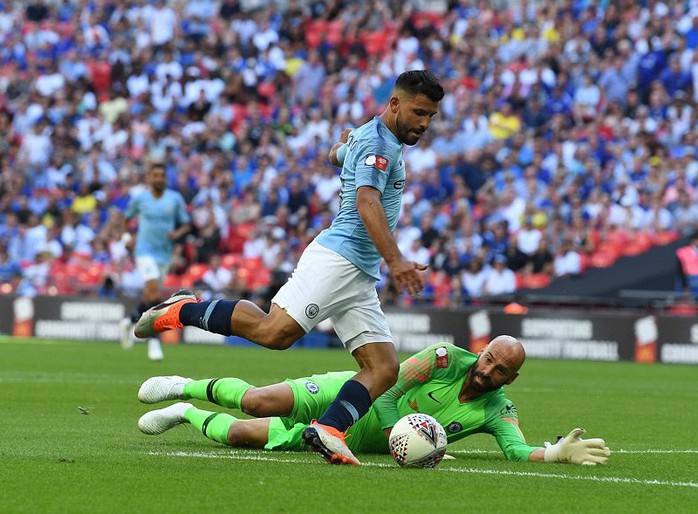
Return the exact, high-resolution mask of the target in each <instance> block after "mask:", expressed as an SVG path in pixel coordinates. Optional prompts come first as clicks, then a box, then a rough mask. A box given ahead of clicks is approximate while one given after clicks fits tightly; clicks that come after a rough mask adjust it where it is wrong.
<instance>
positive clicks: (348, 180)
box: [316, 116, 405, 280]
mask: <svg viewBox="0 0 698 514" xmlns="http://www.w3.org/2000/svg"><path fill="white" fill-rule="evenodd" d="M340 178H341V179H342V189H341V190H340V197H341V205H340V208H339V213H338V214H337V217H336V218H335V219H334V221H333V222H332V224H331V225H330V226H329V227H328V228H327V229H325V230H323V231H322V232H320V234H319V235H318V236H317V238H316V241H317V242H318V243H319V244H321V245H322V246H324V247H326V248H329V249H330V250H333V251H335V252H337V253H338V254H340V255H342V256H343V257H344V258H346V259H347V260H348V261H350V262H351V263H353V264H354V265H355V266H356V267H358V268H359V269H360V270H362V271H364V272H365V273H367V274H368V275H370V276H372V277H373V278H375V279H376V280H379V279H380V271H379V267H380V261H381V255H380V253H379V252H378V249H377V248H376V245H375V244H373V241H372V240H371V238H370V236H369V235H368V232H367V231H366V228H365V227H364V224H363V221H362V220H361V216H359V213H358V211H357V210H356V192H357V191H358V189H359V188H360V187H362V186H371V187H373V188H375V189H377V190H378V191H380V192H381V195H382V196H381V204H382V205H383V210H384V211H385V216H386V217H387V218H388V225H389V226H390V230H391V231H393V230H395V227H396V226H397V222H398V218H399V216H400V205H401V204H402V191H403V189H404V187H405V161H404V159H403V158H402V143H400V141H398V139H397V137H395V135H394V134H393V133H392V132H390V130H388V127H386V126H385V124H384V123H383V121H382V120H381V119H380V118H379V117H378V116H376V117H374V118H373V119H372V120H371V121H369V122H368V123H365V124H364V125H361V126H360V127H359V128H357V129H355V130H353V131H352V132H351V134H350V135H349V139H348V141H347V144H346V153H345V155H344V162H343V165H342V173H341V175H340Z"/></svg>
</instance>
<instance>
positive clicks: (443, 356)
mask: <svg viewBox="0 0 698 514" xmlns="http://www.w3.org/2000/svg"><path fill="white" fill-rule="evenodd" d="M435 351H436V367H437V368H448V350H447V349H446V348H445V347H444V346H439V347H438V348H437V349H436V350H435Z"/></svg>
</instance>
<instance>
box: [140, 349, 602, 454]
mask: <svg viewBox="0 0 698 514" xmlns="http://www.w3.org/2000/svg"><path fill="white" fill-rule="evenodd" d="M525 358H526V355H525V352H524V348H523V345H522V344H521V343H520V342H519V341H518V340H516V339H514V338H513V337H510V336H498V337H496V338H494V339H493V340H492V341H490V343H489V344H488V345H487V346H486V347H485V348H484V349H483V350H482V351H481V352H480V354H479V355H475V354H473V353H470V352H468V351H467V350H463V349H462V348H458V347H456V346H454V345H452V344H448V343H443V344H436V345H434V346H431V347H429V348H427V349H425V350H423V351H421V352H419V353H417V354H415V355H413V356H412V357H410V358H409V359H407V360H406V361H405V362H403V363H402V365H401V366H400V375H399V378H398V381H397V383H396V384H395V386H393V387H392V388H391V389H390V390H388V391H387V392H386V393H385V394H383V395H382V396H381V397H380V398H378V399H377V400H376V402H375V403H374V404H373V406H372V407H371V410H369V412H368V414H366V415H365V416H364V417H363V418H361V419H360V420H359V422H358V423H356V424H355V425H353V426H352V427H351V428H350V429H349V430H348V432H347V444H348V446H349V448H350V449H351V451H352V452H354V453H388V440H387V437H386V436H387V435H388V434H389V433H390V429H391V428H392V426H393V425H394V424H395V423H396V422H397V420H398V419H400V418H401V417H402V416H405V415H407V414H410V413H413V412H422V413H425V414H429V415H431V416H433V417H434V418H436V419H437V420H438V421H439V423H441V425H442V426H443V427H444V429H445V430H446V434H447V435H448V442H449V443H453V442H455V441H458V440H459V439H462V438H464V437H467V436H469V435H472V434H477V433H486V434H491V435H493V436H494V437H495V438H496V439H497V444H499V447H500V448H501V449H502V451H503V452H504V455H505V456H506V458H507V459H509V460H515V461H532V462H571V463H573V464H586V465H595V464H605V463H606V461H607V460H608V456H609V455H610V453H611V452H610V450H609V449H608V448H607V447H606V443H605V442H604V441H603V439H581V438H580V436H581V435H582V434H583V433H584V430H583V429H581V428H576V429H574V430H573V431H572V432H570V434H569V435H568V436H567V437H565V438H564V439H560V440H559V441H558V442H557V443H556V444H553V445H548V446H547V447H545V448H544V447H536V446H529V445H528V444H526V441H525V439H524V436H523V434H522V433H521V430H519V422H518V417H517V412H516V407H514V404H513V403H512V402H511V401H509V400H508V399H507V397H506V396H505V394H504V389H503V387H502V386H504V385H508V384H511V383H512V382H513V381H514V379H515V378H516V377H517V376H518V374H519V373H518V371H519V368H521V365H522V364H523V362H524V360H525ZM354 374H355V373H354V372H353V371H346V372H335V373H326V374H324V375H313V376H311V377H307V378H300V379H295V380H291V379H288V380H286V381H285V382H282V383H279V384H274V385H270V386H265V387H254V386H252V385H250V384H248V383H247V382H245V381H243V380H240V379H238V378H221V379H205V380H192V379H188V378H182V377H153V378H149V379H148V380H146V381H145V382H144V383H143V385H141V387H140V389H139V391H138V399H139V400H140V401H141V402H144V403H156V402H160V401H164V400H175V399H178V400H186V399H192V398H193V399H197V400H208V401H210V402H212V403H214V404H216V405H220V406H222V407H227V408H231V409H238V410H241V411H242V412H244V413H245V414H248V415H250V416H253V417H255V418H257V419H237V418H235V417H233V416H231V415H230V414H225V413H222V412H210V411H206V410H202V409H199V408H197V407H194V406H193V405H192V404H190V403H176V404H174V405H171V406H169V407H166V408H164V409H158V410H154V411H150V412H148V413H146V414H144V415H143V416H142V417H141V418H140V419H139V420H138V427H139V428H140V429H141V431H142V432H144V433H146V434H150V435H155V434H161V433H163V432H164V431H166V430H168V429H170V428H172V427H173V426H175V425H178V424H180V423H191V424H192V425H193V426H194V427H196V428H197V429H198V430H200V431H201V432H202V433H203V434H204V436H206V437H208V438H209V439H212V440H214V441H217V442H219V443H223V444H226V445H228V446H234V447H238V448H263V449H265V450H303V449H305V447H304V443H303V440H302V438H301V433H302V432H303V429H304V428H305V427H306V426H307V425H308V423H310V421H311V420H313V419H316V418H317V417H318V416H319V415H321V414H322V413H323V412H324V411H325V409H326V408H327V406H328V405H329V403H330V402H331V401H332V400H333V399H334V397H335V396H336V395H337V391H339V389H340V388H341V387H342V384H343V383H344V382H345V381H346V380H349V379H350V378H351V377H352V376H354Z"/></svg>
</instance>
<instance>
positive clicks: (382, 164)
mask: <svg viewBox="0 0 698 514" xmlns="http://www.w3.org/2000/svg"><path fill="white" fill-rule="evenodd" d="M388 162H389V161H388V159H386V158H385V157H382V156H380V155H369V156H368V157H366V160H365V161H364V164H365V165H366V166H373V167H374V168H378V169H379V170H381V171H385V170H387V169H388Z"/></svg>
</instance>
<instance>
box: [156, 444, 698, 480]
mask: <svg viewBox="0 0 698 514" xmlns="http://www.w3.org/2000/svg"><path fill="white" fill-rule="evenodd" d="M148 455H153V456H160V457H199V458H204V459H231V460H247V461H258V462H280V463H284V462H285V463H291V464H310V462H308V461H307V460H304V459H280V458H278V457H272V456H267V455H250V454H241V453H205V452H157V451H151V452H148ZM362 466H366V467H371V468H394V469H398V468H397V466H395V465H392V464H382V463H379V462H364V463H363V464H362ZM434 471H438V472H442V473H466V474H472V475H502V476H517V477H526V478H531V477H532V478H555V479H560V480H582V481H588V482H607V483H612V484H629V485H657V486H666V487H689V488H695V489H698V482H674V481H667V480H644V479H640V478H630V477H599V476H594V475H588V476H587V475H564V474H558V473H540V472H535V471H508V470H496V469H475V468H444V467H438V468H434Z"/></svg>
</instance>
